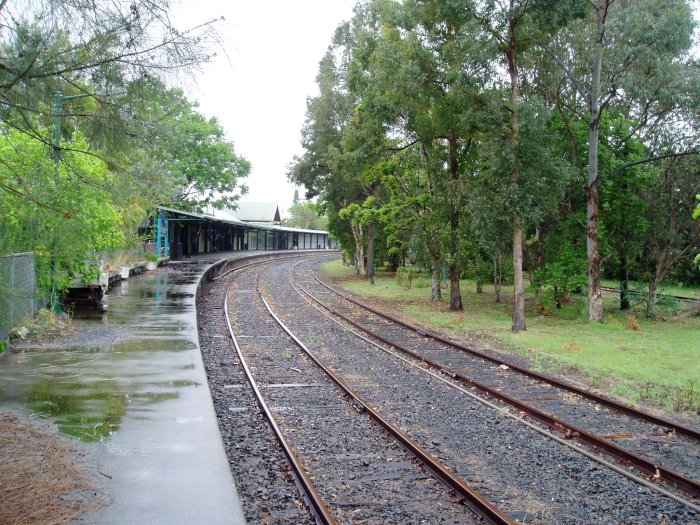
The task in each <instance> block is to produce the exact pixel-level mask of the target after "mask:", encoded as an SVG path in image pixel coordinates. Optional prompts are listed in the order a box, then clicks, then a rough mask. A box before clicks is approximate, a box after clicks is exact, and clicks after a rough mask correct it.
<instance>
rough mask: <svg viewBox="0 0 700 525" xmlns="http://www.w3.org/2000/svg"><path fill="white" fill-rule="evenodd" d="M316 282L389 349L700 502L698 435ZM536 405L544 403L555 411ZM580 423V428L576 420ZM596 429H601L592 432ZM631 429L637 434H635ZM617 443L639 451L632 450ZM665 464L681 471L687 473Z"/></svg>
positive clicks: (330, 306) (328, 305)
mask: <svg viewBox="0 0 700 525" xmlns="http://www.w3.org/2000/svg"><path fill="white" fill-rule="evenodd" d="M315 282H316V283H318V284H320V285H321V286H322V287H323V289H324V290H327V291H329V292H331V294H332V296H333V298H338V299H340V300H335V301H333V300H330V299H329V298H328V297H326V298H325V301H322V300H320V299H319V298H318V297H316V296H315V295H314V294H313V293H312V292H310V291H309V290H308V289H306V288H304V287H301V286H299V285H298V288H299V289H300V290H301V291H302V292H303V293H304V294H305V295H306V296H307V297H310V298H312V299H313V300H314V301H315V302H316V303H317V304H319V305H320V306H322V307H323V308H325V309H326V310H328V311H329V312H331V313H332V314H333V315H335V316H337V317H338V318H341V319H342V320H343V321H345V322H347V323H349V324H351V325H352V326H354V327H355V328H357V329H359V330H362V331H363V332H364V333H366V334H367V335H369V336H371V337H373V338H375V339H376V340H378V341H380V342H381V343H383V344H385V345H388V346H389V347H391V348H392V349H395V350H398V351H400V352H402V353H403V354H405V355H408V356H410V357H411V358H413V359H416V360H418V361H419V362H421V363H424V364H425V365H427V366H429V367H431V368H432V369H433V370H437V371H439V372H442V373H444V374H445V375H447V376H449V377H450V378H452V379H453V380H455V381H457V382H459V383H461V384H463V385H466V386H471V387H473V388H475V389H477V390H479V391H480V392H481V393H483V394H486V395H488V396H489V397H490V398H493V399H498V400H499V401H501V402H503V403H505V404H507V405H509V406H511V407H513V408H514V409H516V410H519V411H521V412H522V413H524V414H527V415H528V416H530V417H531V418H533V419H534V420H536V421H538V422H540V423H542V424H544V425H546V426H547V427H549V428H550V429H552V430H556V431H558V432H561V433H562V435H563V437H565V438H567V439H574V440H576V441H579V442H581V443H585V444H586V445H589V446H591V447H593V448H594V450H599V451H601V452H603V453H605V454H607V455H608V456H610V457H612V458H614V459H616V460H617V461H619V462H621V463H623V464H629V465H632V466H634V467H636V468H637V469H639V470H640V471H641V472H642V473H643V474H644V475H645V476H646V477H648V479H650V480H652V481H654V482H666V483H668V484H670V485H672V486H673V487H674V488H675V489H678V490H680V491H683V492H684V493H685V494H686V496H687V497H690V498H694V499H698V498H700V483H698V481H697V479H693V478H691V477H690V476H695V478H697V477H699V475H700V464H699V460H700V433H698V432H697V431H696V430H695V429H693V428H690V427H687V426H684V425H680V424H678V423H675V422H673V421H669V420H666V419H661V418H659V417H656V416H654V415H651V414H647V413H645V412H642V411H639V410H637V409H635V408H633V407H629V406H627V405H623V404H621V403H618V402H616V401H614V400H611V399H608V398H605V397H603V396H600V395H597V394H595V393H592V392H588V391H586V390H583V389H581V388H578V387H576V386H574V385H571V384H569V383H566V382H562V381H560V380H557V379H556V378H553V377H550V376H547V375H544V374H539V373H537V372H533V371H531V370H528V369H526V368H524V367H522V366H518V365H516V364H513V363H512V362H505V361H503V360H501V359H499V358H496V357H494V356H492V355H488V354H485V353H483V352H480V351H478V350H476V349H474V348H469V347H465V346H463V345H461V344H459V343H456V342H453V341H449V340H447V339H446V338H444V337H442V336H440V335H438V334H434V333H429V332H427V331H425V330H423V329H419V328H416V327H413V326H411V325H409V324H407V323H405V322H403V321H401V320H399V319H396V318H395V317H393V316H390V315H387V314H385V313H382V312H379V311H378V310H376V309H373V308H370V307H369V306H367V305H364V304H362V303H361V302H359V301H357V300H355V299H353V298H352V297H349V296H347V295H345V294H343V293H341V292H339V291H338V290H336V289H334V288H332V287H330V286H328V285H327V284H325V283H323V282H322V281H320V280H319V279H318V277H315ZM343 302H345V303H346V304H343ZM523 376H524V377H523ZM571 394H573V395H575V396H576V397H573V396H572V395H571ZM534 404H540V405H542V404H544V405H545V406H546V407H547V410H542V409H540V408H538V407H536V406H534ZM599 404H604V405H606V406H607V407H608V408H609V410H605V411H602V413H601V408H600V405H599ZM556 414H559V417H558V416H557V415H556ZM572 419H574V421H575V422H571V420H572ZM601 420H603V423H602V425H601ZM592 423H594V424H595V426H594V428H595V430H593V431H587V430H584V428H590V426H591V424H592ZM631 428H632V429H634V430H632V431H630V429H631ZM630 432H632V433H630ZM616 442H617V443H622V444H623V445H628V446H629V445H632V446H629V448H624V447H623V446H620V445H618V444H616ZM649 444H652V446H651V447H650V446H649ZM654 445H658V446H654ZM634 449H636V450H634ZM642 449H644V450H642ZM664 463H668V464H671V465H674V466H675V467H676V468H677V469H678V470H679V471H682V473H681V472H679V471H676V470H673V469H672V468H669V467H666V466H665V464H664Z"/></svg>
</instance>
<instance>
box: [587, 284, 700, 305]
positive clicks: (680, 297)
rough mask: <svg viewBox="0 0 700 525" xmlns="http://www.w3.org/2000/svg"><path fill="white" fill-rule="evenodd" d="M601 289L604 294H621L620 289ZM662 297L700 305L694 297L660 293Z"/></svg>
mask: <svg viewBox="0 0 700 525" xmlns="http://www.w3.org/2000/svg"><path fill="white" fill-rule="evenodd" d="M600 289H601V290H603V291H604V292H607V293H612V294H619V293H620V289H619V288H615V287H613V286H601V287H600ZM628 293H629V295H630V296H633V295H636V293H635V292H633V291H631V290H630V291H629V292H628ZM661 297H670V298H671V299H675V300H676V301H680V302H683V303H691V304H693V303H700V298H695V299H694V298H692V297H686V296H683V295H672V294H667V293H660V294H659V298H661Z"/></svg>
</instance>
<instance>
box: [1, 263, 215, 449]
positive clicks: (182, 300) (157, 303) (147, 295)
mask: <svg viewBox="0 0 700 525" xmlns="http://www.w3.org/2000/svg"><path fill="white" fill-rule="evenodd" d="M202 269H203V267H202V266H201V265H188V266H187V268H186V269H184V271H179V270H178V271H172V272H162V273H159V272H149V273H146V274H143V275H140V276H137V277H132V278H131V279H129V280H127V281H122V283H121V284H118V285H117V286H115V287H114V288H113V289H112V290H111V291H110V293H109V294H108V295H107V296H106V301H105V303H106V310H105V311H104V312H103V313H100V312H99V311H97V310H87V311H83V312H76V314H75V316H74V323H75V324H76V325H80V326H81V327H83V328H85V329H86V333H87V334H88V335H89V334H91V333H94V334H95V339H96V340H97V339H99V344H96V343H95V344H90V338H89V337H88V338H87V341H86V340H85V338H81V341H80V342H81V346H74V347H68V348H62V349H60V350H56V349H52V350H43V349H42V350H32V351H31V352H24V353H16V354H15V353H11V352H5V353H4V354H3V355H1V356H0V410H3V409H16V410H20V411H22V412H25V413H27V412H28V413H31V414H33V415H36V416H39V417H42V418H47V419H49V420H51V421H52V422H54V423H55V424H56V425H57V426H58V427H59V429H60V430H61V432H63V433H65V434H68V435H71V436H75V437H77V438H79V439H81V440H83V441H86V442H99V441H103V440H106V439H109V438H110V436H111V435H112V434H113V433H115V432H119V430H120V428H121V427H122V426H123V425H124V424H125V423H126V422H128V421H129V420H130V419H139V420H143V418H148V417H149V414H153V412H154V405H158V404H161V403H166V402H168V401H170V400H174V399H178V398H179V397H180V396H182V395H185V394H187V392H188V391H190V390H191V389H196V388H198V387H201V386H202V379H201V371H199V370H198V369H197V368H198V367H196V366H195V362H197V359H198V356H196V355H193V352H195V353H196V352H198V347H197V340H196V337H197V335H196V326H195V324H194V323H195V322H196V320H195V316H194V302H195V295H194V294H195V285H196V282H197V279H198V277H199V275H200V273H201V271H202ZM105 325H107V326H110V327H115V326H118V327H120V328H122V329H125V330H126V334H127V335H128V337H127V338H126V341H125V340H123V338H122V339H120V338H113V337H112V336H110V335H109V334H110V332H108V331H107V332H106V333H107V341H106V342H105V340H104V339H105V335H104V333H102V334H101V331H102V332H105Z"/></svg>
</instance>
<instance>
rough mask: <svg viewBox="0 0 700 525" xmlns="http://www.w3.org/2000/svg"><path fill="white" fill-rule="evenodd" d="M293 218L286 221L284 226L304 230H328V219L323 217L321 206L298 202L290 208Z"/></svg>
mask: <svg viewBox="0 0 700 525" xmlns="http://www.w3.org/2000/svg"><path fill="white" fill-rule="evenodd" d="M288 212H289V214H290V215H291V217H289V218H286V219H284V225H285V226H289V227H291V228H302V229H304V230H324V231H325V230H326V229H327V228H328V219H327V218H326V217H325V216H324V215H323V211H322V209H321V206H319V205H318V204H316V203H314V202H312V201H307V202H296V203H294V204H292V206H291V207H290V208H289V211H288Z"/></svg>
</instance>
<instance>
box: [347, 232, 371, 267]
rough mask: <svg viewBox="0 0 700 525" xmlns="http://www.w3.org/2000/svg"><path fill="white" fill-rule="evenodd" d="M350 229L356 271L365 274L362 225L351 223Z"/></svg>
mask: <svg viewBox="0 0 700 525" xmlns="http://www.w3.org/2000/svg"><path fill="white" fill-rule="evenodd" d="M350 229H351V230H352V236H353V238H354V239H355V266H356V267H357V273H358V274H360V275H362V276H365V275H367V269H366V267H365V239H364V235H363V231H362V226H360V225H359V224H352V223H351V224H350Z"/></svg>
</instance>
